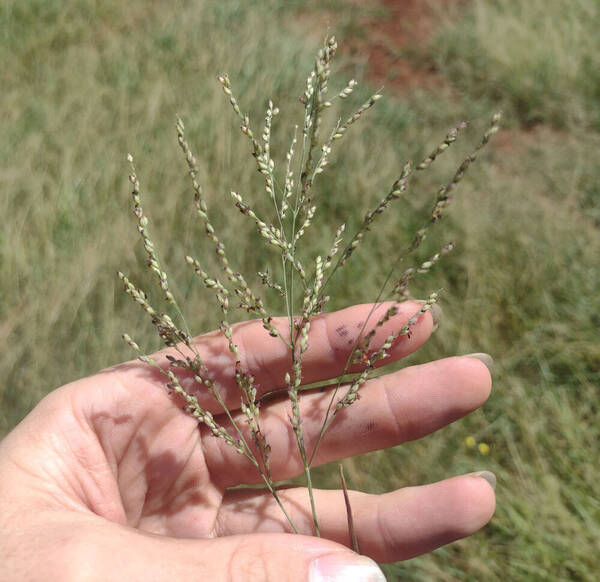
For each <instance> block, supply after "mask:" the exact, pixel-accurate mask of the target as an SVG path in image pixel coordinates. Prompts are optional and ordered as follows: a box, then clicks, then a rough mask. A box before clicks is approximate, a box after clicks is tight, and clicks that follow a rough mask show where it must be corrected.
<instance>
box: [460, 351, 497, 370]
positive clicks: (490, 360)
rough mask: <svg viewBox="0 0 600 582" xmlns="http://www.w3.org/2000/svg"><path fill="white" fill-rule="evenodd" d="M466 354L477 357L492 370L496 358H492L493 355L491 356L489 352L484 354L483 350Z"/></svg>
mask: <svg viewBox="0 0 600 582" xmlns="http://www.w3.org/2000/svg"><path fill="white" fill-rule="evenodd" d="M465 356H467V357H468V358H475V359H476V360H479V361H480V362H483V363H484V364H485V365H486V366H487V369H488V370H489V371H490V372H491V371H492V369H493V367H494V358H492V356H490V355H489V354H484V353H483V352H476V353H474V354H465Z"/></svg>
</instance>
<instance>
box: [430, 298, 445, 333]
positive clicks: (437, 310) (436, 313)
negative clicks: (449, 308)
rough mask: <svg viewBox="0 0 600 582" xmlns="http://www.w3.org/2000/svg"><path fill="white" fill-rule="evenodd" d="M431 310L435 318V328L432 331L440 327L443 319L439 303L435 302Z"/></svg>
mask: <svg viewBox="0 0 600 582" xmlns="http://www.w3.org/2000/svg"><path fill="white" fill-rule="evenodd" d="M430 311H431V317H432V319H433V329H432V330H431V331H432V332H434V331H435V330H436V329H437V328H438V327H440V322H441V321H442V308H441V307H440V306H439V305H438V304H437V303H434V304H433V305H432V306H431V309H430Z"/></svg>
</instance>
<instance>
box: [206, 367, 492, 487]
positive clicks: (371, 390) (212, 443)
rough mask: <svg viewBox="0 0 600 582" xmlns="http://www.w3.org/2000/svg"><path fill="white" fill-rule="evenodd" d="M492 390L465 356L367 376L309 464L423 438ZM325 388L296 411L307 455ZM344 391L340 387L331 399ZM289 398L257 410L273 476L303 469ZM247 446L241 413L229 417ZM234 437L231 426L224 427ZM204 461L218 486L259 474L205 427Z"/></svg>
mask: <svg viewBox="0 0 600 582" xmlns="http://www.w3.org/2000/svg"><path fill="white" fill-rule="evenodd" d="M490 389H491V377H490V373H489V370H488V368H487V367H486V365H485V364H483V363H482V361H480V360H479V359H477V358H475V357H470V356H462V357H452V358H446V359H443V360H438V361H435V362H430V363H428V364H423V365H419V366H411V367H408V368H405V369H403V370H400V371H399V372H396V373H393V374H387V375H385V376H380V377H378V378H373V379H371V380H369V381H368V382H367V383H366V384H365V385H364V386H363V388H362V389H361V390H360V392H359V394H360V395H361V397H360V399H359V400H358V402H356V403H355V404H353V405H352V406H349V407H346V408H343V409H341V410H340V412H339V414H338V416H337V418H336V419H335V421H334V423H333V424H332V425H331V427H330V429H329V430H328V431H327V433H326V434H325V436H324V438H323V440H322V442H321V443H320V445H319V448H318V452H317V453H316V455H315V462H314V465H319V464H323V463H327V462H330V461H333V460H338V459H341V458H345V457H350V456H353V455H358V454H361V453H365V452H368V451H373V450H379V449H383V448H387V447H390V446H394V445H398V444H401V443H403V442H406V441H410V440H414V439H417V438H420V437H422V436H425V435H426V434H429V433H431V432H434V431H435V430H438V429H439V428H441V427H443V426H446V425H447V424H450V423H451V422H453V421H455V420H457V419H458V418H461V417H462V416H464V415H466V414H468V413H469V412H471V411H473V410H475V409H476V408H478V407H479V406H481V405H482V404H483V403H484V402H485V400H486V399H487V397H488V395H489V393H490ZM331 390H332V389H328V390H326V391H323V392H312V393H306V394H302V395H301V398H300V410H301V416H302V429H303V434H304V442H305V446H306V451H307V455H308V456H309V457H310V455H311V452H312V449H313V446H314V444H315V442H316V441H317V438H318V435H319V432H320V430H321V427H322V425H323V420H324V417H325V412H326V410H327V407H328V405H329V402H330V400H331ZM343 394H344V388H343V387H342V389H341V390H340V391H339V392H338V395H337V396H336V400H337V399H339V398H341V396H342V395H343ZM289 416H290V404H289V402H288V401H281V402H274V403H272V404H270V405H268V406H265V407H263V408H262V409H261V421H260V422H261V430H262V432H263V434H264V435H265V437H266V440H267V442H268V443H269V444H270V445H271V448H272V450H271V453H270V456H269V461H270V466H271V471H272V477H273V479H274V480H275V481H280V480H283V479H289V478H291V477H294V476H295V475H297V474H299V473H301V472H302V470H303V465H302V461H301V459H300V456H299V454H298V446H297V443H296V438H295V434H294V431H293V430H292V427H291V425H290V421H289ZM234 420H235V422H236V424H237V425H238V426H239V427H240V428H241V430H242V432H243V434H244V435H245V438H246V440H247V442H248V443H249V444H251V443H252V438H251V436H250V433H249V430H248V429H247V424H246V420H245V417H244V416H243V415H241V414H238V415H236V416H235V417H234ZM224 426H225V428H227V430H228V431H229V432H230V434H233V433H234V431H233V428H232V427H231V426H230V425H227V424H225V425H224ZM202 430H203V431H204V434H203V441H204V448H205V454H206V460H207V464H208V467H209V469H210V471H211V474H212V475H213V476H215V477H216V478H217V479H218V480H219V484H220V485H222V486H223V487H231V486H234V485H238V484H240V483H258V482H260V476H259V474H258V472H255V471H254V469H253V468H251V467H250V465H249V462H248V460H247V459H246V458H245V457H244V456H242V455H239V454H238V453H237V452H236V451H235V450H234V449H233V447H231V446H228V445H227V444H225V442H224V441H223V440H222V439H217V438H214V437H211V436H210V433H209V432H208V431H207V430H206V429H205V428H204V427H203V429H202Z"/></svg>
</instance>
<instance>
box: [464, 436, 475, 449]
mask: <svg viewBox="0 0 600 582" xmlns="http://www.w3.org/2000/svg"><path fill="white" fill-rule="evenodd" d="M475 444H476V442H475V437H472V436H468V437H467V438H466V439H465V445H467V447H469V448H470V449H472V448H474V447H475Z"/></svg>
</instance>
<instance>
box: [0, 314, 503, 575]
mask: <svg viewBox="0 0 600 582" xmlns="http://www.w3.org/2000/svg"><path fill="white" fill-rule="evenodd" d="M365 311H366V307H355V308H350V309H349V310H345V311H343V312H338V313H336V314H331V315H328V316H325V317H323V319H322V320H321V323H320V324H317V325H314V326H313V328H312V331H311V346H312V347H311V349H310V350H309V351H308V352H307V356H306V360H305V377H306V380H307V382H314V381H316V380H319V379H323V378H324V377H331V376H335V375H336V374H339V373H340V372H341V371H342V369H343V366H344V364H345V361H346V357H347V354H348V349H349V348H348V347H347V346H348V341H347V337H346V334H345V333H339V330H340V329H341V327H340V326H341V325H348V327H350V328H351V327H352V326H353V324H354V323H355V322H357V321H359V320H361V317H364V313H365ZM412 312H413V311H411V307H410V306H407V307H406V308H405V309H404V310H403V311H402V312H401V313H400V314H399V315H398V316H397V317H398V318H400V320H402V318H403V319H404V320H406V319H408V317H410V315H412ZM392 324H395V325H397V324H398V322H397V321H396V322H391V324H390V325H392ZM431 327H432V322H431V320H430V317H429V316H427V317H424V318H423V319H422V321H420V322H419V323H418V324H417V326H416V327H415V330H414V334H413V335H412V337H411V338H410V339H406V340H405V341H403V342H402V343H400V344H399V345H397V346H396V347H395V348H394V351H393V357H392V359H398V358H400V357H402V356H404V355H406V354H408V353H410V352H412V351H414V350H415V349H417V348H418V347H419V346H420V345H421V344H422V343H423V342H424V341H426V339H427V337H428V336H429V334H430V332H431ZM344 329H346V328H344ZM236 333H237V341H238V343H239V344H240V345H241V346H253V348H254V349H253V350H248V349H245V350H242V353H245V354H247V361H246V362H245V365H246V366H247V367H248V368H249V369H250V371H251V373H252V374H253V375H254V376H255V377H256V378H257V381H258V385H259V386H261V387H262V388H263V390H264V391H265V392H268V391H271V390H273V389H276V388H281V385H278V382H280V381H281V379H282V378H283V375H284V373H285V369H286V366H287V360H286V357H287V354H286V353H285V351H284V350H282V349H281V346H280V345H279V344H278V343H269V342H277V340H271V339H267V338H265V335H266V334H264V332H263V330H262V329H260V326H259V325H257V324H248V325H246V324H242V326H240V327H238V328H237V331H236ZM385 333H386V332H385V330H382V334H384V336H385ZM197 345H198V349H199V350H200V351H202V352H203V355H204V356H205V358H204V359H205V361H207V362H211V363H212V364H213V369H214V373H215V377H217V379H218V381H219V384H220V385H221V386H222V387H223V394H224V398H225V400H226V401H227V402H228V405H230V406H231V409H232V410H234V409H235V403H236V401H239V397H238V396H237V395H236V391H235V383H234V382H233V379H232V377H231V374H232V366H231V364H232V362H231V359H230V357H229V355H228V352H227V348H226V344H224V342H223V341H222V339H221V338H220V337H218V336H216V335H214V334H208V335H207V336H203V337H202V338H199V340H197ZM157 357H158V358H159V360H161V358H164V353H163V354H161V355H158V356H157ZM488 392H489V374H488V372H487V369H486V368H485V366H483V365H482V364H481V362H479V361H477V360H476V359H474V358H449V359H447V360H441V361H438V362H434V363H431V364H427V365H425V366H415V367H412V368H406V369H404V370H402V371H401V372H398V373H396V374H392V375H388V376H383V377H381V378H378V379H375V380H372V381H370V383H369V384H368V385H367V386H365V388H364V390H363V397H362V398H361V401H360V402H359V403H358V404H356V405H354V406H353V407H351V409H350V410H344V411H343V412H342V413H341V414H340V417H339V418H338V419H337V420H336V423H335V424H334V425H333V426H332V429H331V431H330V433H328V436H327V437H326V439H325V440H324V442H323V444H322V446H321V448H320V449H319V454H318V455H317V457H316V462H317V463H322V462H327V461H331V460H334V459H339V458H342V457H344V456H349V455H353V454H358V453H361V452H365V451H367V450H373V449H378V448H383V447H386V446H391V445H394V444H398V443H400V442H404V441H406V440H411V439H414V438H418V437H420V436H423V435H425V434H427V433H429V432H432V431H433V430H436V429H437V428H439V427H441V426H443V425H445V424H447V423H449V422H452V421H453V420H455V419H456V418H459V417H460V416H462V415H464V414H466V413H468V412H470V411H471V410H473V409H474V408H476V407H478V406H479V405H481V404H482V403H483V401H484V400H485V398H486V397H487V394H488ZM441 396H443V397H441ZM198 397H199V399H203V401H202V405H203V406H204V407H205V408H207V409H210V410H211V411H212V412H213V413H214V414H218V413H219V412H221V411H220V410H219V407H218V406H217V405H216V403H215V402H213V401H212V399H210V397H209V396H208V395H203V394H199V395H198ZM329 397H330V396H329V394H328V393H327V392H316V393H310V394H305V395H304V396H303V398H302V402H301V406H302V410H303V415H304V419H305V420H304V430H305V434H306V435H307V436H306V438H307V440H308V441H309V442H310V441H313V442H314V440H315V438H316V436H317V434H318V428H319V427H320V423H321V421H322V415H323V413H324V411H325V408H326V406H327V403H328V401H329ZM287 415H288V406H287V403H286V402H285V401H279V400H275V401H273V402H271V403H270V404H268V405H267V406H265V407H264V409H263V410H261V417H262V418H263V420H262V422H263V430H264V432H265V434H266V436H267V439H268V440H269V442H270V443H271V445H272V448H273V453H272V459H271V464H272V470H273V477H274V479H275V480H282V479H287V478H290V477H292V476H294V475H296V474H297V473H298V472H300V470H301V464H300V463H299V461H298V459H297V455H295V444H294V441H293V436H292V434H291V429H290V427H289V422H288V419H287ZM216 418H217V420H218V422H220V423H221V424H223V425H225V426H226V425H227V422H226V419H224V415H221V416H220V417H219V416H217V417H216ZM240 424H243V422H242V423H240ZM308 449H309V450H310V445H309V446H308ZM0 451H1V452H4V453H5V454H4V457H2V459H3V463H2V462H0V471H2V469H3V468H5V469H6V467H7V466H8V467H9V468H10V470H9V472H8V475H9V477H8V478H5V479H3V484H2V485H1V486H0V493H2V495H1V496H0V498H2V499H4V500H5V506H6V507H7V509H8V511H7V512H6V513H5V516H7V519H8V520H9V522H10V515H11V513H12V514H15V512H17V511H18V509H19V507H20V506H21V504H26V505H27V506H28V507H29V508H32V509H33V512H34V513H35V514H36V515H37V516H40V515H43V516H45V520H44V522H45V523H56V524H57V527H59V529H60V528H62V529H60V531H62V532H63V535H64V536H66V539H69V535H68V531H76V530H77V528H78V527H80V528H83V529H84V530H85V531H88V532H92V531H93V532H94V534H93V535H96V536H97V535H98V534H99V532H105V534H104V535H105V537H104V538H103V539H109V538H110V539H112V540H113V542H112V543H113V544H115V547H117V546H118V542H116V541H114V540H119V539H122V540H123V541H122V543H123V544H128V545H129V546H131V545H132V544H133V545H134V546H135V544H136V543H138V542H139V544H140V547H144V543H145V542H146V541H147V540H148V539H151V540H152V542H154V541H156V539H157V538H156V537H154V536H150V538H148V536H147V534H159V535H160V536H168V537H170V538H177V539H181V538H195V539H198V538H201V539H203V540H206V541H208V540H210V539H215V538H220V537H222V536H228V537H229V540H238V541H239V540H241V543H246V542H245V541H244V540H245V536H247V535H249V534H256V533H257V532H264V533H266V532H270V533H279V532H285V531H289V526H288V525H287V522H286V521H285V519H284V518H283V515H282V514H281V512H280V510H279V508H278V507H277V506H276V505H275V503H274V502H273V500H272V498H271V496H270V494H269V493H268V492H265V491H262V490H229V489H228V488H230V487H233V486H235V485H238V484H241V483H256V482H258V475H257V474H256V470H255V468H254V467H252V466H251V465H250V463H249V462H248V461H247V460H246V459H245V458H244V457H243V456H241V455H239V454H237V453H236V452H235V451H234V450H233V449H232V448H231V447H228V446H227V445H226V444H225V443H224V442H223V441H222V440H220V439H216V438H215V437H213V436H212V435H211V434H210V433H209V432H208V431H207V430H206V429H205V427H203V426H200V427H199V426H198V424H197V423H196V421H195V420H194V419H193V418H191V417H189V416H187V415H185V414H183V413H182V412H181V403H179V402H178V401H177V400H176V399H175V398H173V397H171V396H169V395H168V393H167V392H166V390H165V389H164V387H163V382H162V379H161V377H160V376H159V375H155V374H154V373H152V372H151V371H149V370H148V369H147V368H146V367H145V366H143V365H142V364H139V363H127V364H123V365H121V366H117V367H115V368H111V369H108V370H105V371H103V372H101V373H99V374H97V375H96V376H93V377H90V378H86V379H83V380H80V381H78V382H75V383H73V384H70V385H67V386H65V387H63V388H61V389H59V390H57V391H55V392H54V393H52V394H51V395H50V396H48V397H47V398H46V399H45V401H43V402H42V404H41V405H40V406H38V408H36V409H35V410H34V412H33V413H32V414H31V415H30V417H28V419H26V421H25V422H24V423H23V425H22V426H21V427H19V429H18V430H16V431H15V432H14V433H13V434H12V435H10V436H9V437H8V438H7V439H6V440H5V442H4V443H3V448H0ZM4 474H6V470H5V473H4ZM482 482H483V480H482V479H479V478H477V479H475V478H472V477H462V478H455V479H450V480H447V481H443V482H441V483H438V484H434V485H429V486H425V487H417V488H411V489H405V490H403V491H399V492H393V493H389V494H386V495H381V496H373V495H365V494H360V493H353V495H352V505H353V509H354V512H355V519H356V522H357V530H358V532H359V538H360V539H359V541H360V542H361V549H362V551H363V552H364V553H365V554H367V555H370V556H372V557H373V558H374V559H376V560H378V561H391V560H397V559H402V558H406V557H410V556H412V555H416V554H418V553H422V552H425V551H429V550H431V549H433V548H434V547H437V546H438V545H441V544H442V543H446V542H448V541H451V540H452V539H456V538H457V537H461V536H464V535H468V534H469V533H471V532H472V531H475V530H476V529H478V528H479V527H481V525H483V524H484V523H485V522H486V521H487V520H488V519H489V517H490V516H491V512H492V511H493V495H492V492H491V489H490V488H489V487H488V486H487V484H485V483H483V484H482ZM16 491H18V492H19V495H20V497H17V498H16V500H14V499H15V492H16ZM316 495H317V496H316V502H317V509H318V511H319V514H320V519H321V522H322V532H323V535H324V537H326V538H329V539H331V540H334V541H336V542H339V543H344V544H347V543H348V533H347V527H346V516H345V510H344V505H343V499H342V497H341V495H340V494H339V492H332V491H317V494H316ZM281 497H282V499H283V502H284V505H285V504H287V505H289V507H290V512H291V513H292V516H293V519H294V521H295V522H296V524H297V526H298V528H299V530H300V531H301V533H305V534H309V535H310V534H311V533H312V528H311V519H310V511H309V508H308V498H307V496H306V492H305V491H304V490H303V489H301V488H296V489H288V490H285V491H284V492H282V494H281ZM11 500H14V501H12V502H11ZM86 528H87V529H86ZM94 528H95V529H94ZM133 530H138V532H144V533H143V534H142V535H139V534H137V537H135V536H134V537H133V538H131V537H130V536H131V535H132V533H133ZM90 535H92V534H90ZM159 539H163V540H164V539H166V538H159ZM265 539H266V538H265ZM132 540H135V541H132ZM324 543H326V542H324ZM109 545H110V544H109ZM332 547H334V548H335V547H336V544H333V545H332ZM79 549H80V547H79ZM150 551H159V550H158V549H157V550H150ZM75 553H76V554H77V553H78V552H75ZM79 553H81V552H79ZM146 553H148V550H146ZM149 558H151V556H150V557H149ZM80 568H81V564H80V563H79V562H78V572H79V573H80V571H81V570H80Z"/></svg>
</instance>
